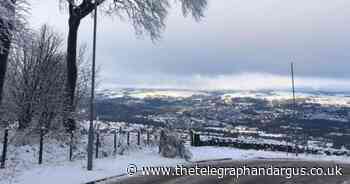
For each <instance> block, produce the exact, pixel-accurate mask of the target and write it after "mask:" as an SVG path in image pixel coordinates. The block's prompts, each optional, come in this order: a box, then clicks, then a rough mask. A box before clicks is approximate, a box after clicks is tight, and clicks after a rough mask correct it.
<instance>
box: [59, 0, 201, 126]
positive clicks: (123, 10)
mask: <svg viewBox="0 0 350 184" xmlns="http://www.w3.org/2000/svg"><path fill="white" fill-rule="evenodd" d="M61 2H63V3H67V4H68V12H69V20H68V25H69V32H68V42H67V85H66V93H67V111H68V114H67V118H66V120H65V122H64V123H65V126H66V128H68V129H69V130H71V129H75V121H74V112H75V104H74V93H75V87H76V81H77V63H76V55H77V51H76V50H77V38H78V29H79V25H80V22H81V20H82V19H83V18H84V17H86V16H87V15H89V14H90V13H91V12H92V11H93V10H94V7H95V1H93V0H61ZM175 2H179V3H181V6H182V11H183V14H184V16H186V15H188V14H191V15H192V16H193V17H194V18H195V20H197V21H199V20H200V19H201V18H202V17H203V16H204V14H203V12H204V10H205V8H206V6H207V0H177V1H175ZM96 5H97V6H100V7H102V8H101V9H102V11H103V12H104V13H106V14H109V15H113V14H116V15H118V16H122V17H127V18H128V20H129V21H130V22H131V23H132V25H133V27H134V29H135V32H136V34H147V35H149V36H150V37H151V39H152V40H157V39H159V38H160V35H161V32H162V30H163V29H164V28H165V18H166V16H167V14H168V9H169V8H171V3H170V0H96Z"/></svg>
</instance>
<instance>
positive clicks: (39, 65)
mask: <svg viewBox="0 0 350 184" xmlns="http://www.w3.org/2000/svg"><path fill="white" fill-rule="evenodd" d="M32 37H33V39H31V40H30V41H25V42H22V43H18V44H17V45H18V47H16V48H14V49H12V52H11V55H10V62H9V70H8V73H7V76H8V80H7V81H6V86H5V89H6V91H7V93H8V94H6V95H7V96H8V97H9V99H7V100H5V101H6V103H9V104H11V106H10V107H12V108H11V109H12V112H13V113H12V114H15V118H16V120H17V121H18V123H19V129H20V130H24V129H27V130H28V128H30V129H33V130H35V129H37V128H38V127H45V128H47V129H55V130H57V129H59V128H62V127H61V126H62V123H61V122H62V120H63V117H64V116H65V114H66V112H65V110H66V107H65V105H66V103H65V101H66V100H65V98H66V95H65V84H66V75H65V74H66V65H65V58H66V53H65V52H64V51H63V50H62V47H63V41H62V40H63V39H62V37H61V36H60V35H59V34H58V33H56V32H55V31H54V30H53V29H51V28H50V27H49V26H47V25H44V26H42V28H41V29H40V31H39V32H38V33H32ZM85 50H86V49H85V47H81V49H80V50H79V52H78V58H77V62H78V69H79V71H78V72H79V78H78V82H77V84H78V85H77V92H76V96H75V102H74V103H75V104H76V105H75V106H77V107H82V105H81V104H82V103H83V101H84V99H85V98H86V97H87V95H88V93H87V91H88V87H89V81H90V77H89V76H90V73H91V72H90V67H89V65H88V64H87V63H88V62H86V61H87V60H86V59H85V58H84V55H85ZM77 110H79V108H78V109H77ZM7 111H9V109H8V110H7ZM78 114H82V113H78ZM29 131H30V130H29Z"/></svg>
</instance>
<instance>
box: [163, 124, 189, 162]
mask: <svg viewBox="0 0 350 184" xmlns="http://www.w3.org/2000/svg"><path fill="white" fill-rule="evenodd" d="M159 153H160V154H161V155H162V156H163V157H168V158H175V157H177V156H178V157H181V158H184V159H186V160H190V159H191V158H192V153H191V152H190V151H189V150H188V149H187V148H186V147H185V144H184V141H182V140H181V139H179V136H178V135H177V134H176V133H172V132H170V131H169V130H162V131H161V134H160V140H159Z"/></svg>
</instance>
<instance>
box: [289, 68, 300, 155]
mask: <svg viewBox="0 0 350 184" xmlns="http://www.w3.org/2000/svg"><path fill="white" fill-rule="evenodd" d="M290 71H291V75H292V92H293V123H294V126H295V127H294V141H295V155H296V156H298V144H297V140H296V138H297V136H296V130H297V127H296V115H295V111H296V104H295V87H294V64H293V62H292V63H291V64H290Z"/></svg>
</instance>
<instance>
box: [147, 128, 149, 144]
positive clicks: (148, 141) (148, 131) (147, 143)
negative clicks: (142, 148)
mask: <svg viewBox="0 0 350 184" xmlns="http://www.w3.org/2000/svg"><path fill="white" fill-rule="evenodd" d="M149 137H150V136H149V131H147V145H149Z"/></svg>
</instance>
